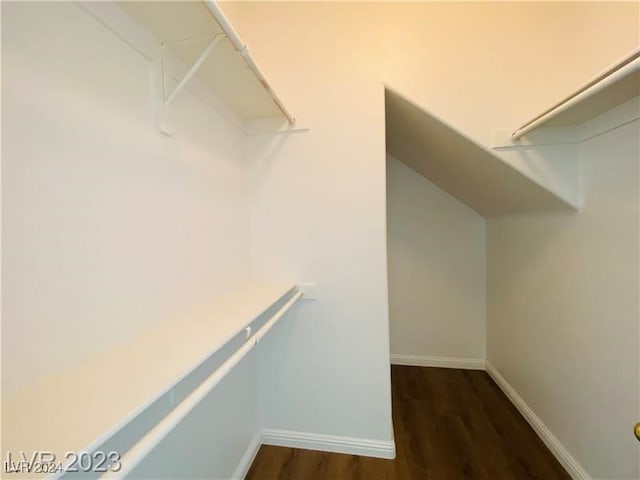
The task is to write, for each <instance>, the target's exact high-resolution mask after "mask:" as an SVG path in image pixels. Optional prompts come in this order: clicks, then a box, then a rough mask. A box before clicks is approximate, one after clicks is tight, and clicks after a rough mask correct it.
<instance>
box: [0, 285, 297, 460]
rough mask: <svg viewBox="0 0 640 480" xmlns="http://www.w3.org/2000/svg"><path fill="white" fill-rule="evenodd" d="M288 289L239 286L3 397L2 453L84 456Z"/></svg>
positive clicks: (264, 286)
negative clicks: (203, 306)
mask: <svg viewBox="0 0 640 480" xmlns="http://www.w3.org/2000/svg"><path fill="white" fill-rule="evenodd" d="M294 289H295V286H294V285H292V284H268V283H259V282H252V283H248V284H245V285H243V286H242V287H240V288H237V289H235V290H234V291H233V292H232V293H229V294H227V295H225V296H224V297H222V298H220V299H219V300H217V301H216V302H215V304H214V305H212V306H211V307H210V308H208V309H204V310H203V311H201V312H198V313H194V314H193V315H191V316H189V317H186V318H178V319H175V320H171V321H167V322H164V323H162V324H159V325H157V326H155V327H153V328H150V329H148V330H146V331H144V332H142V333H141V334H139V335H137V336H136V337H134V338H132V339H130V340H128V341H127V342H125V343H122V344H119V345H115V346H113V347H111V348H109V349H108V350H106V351H104V352H102V353H99V354H96V355H93V356H91V357H89V358H86V359H85V360H84V361H82V362H79V363H77V364H75V365H73V366H71V367H69V368H67V369H66V370H64V371H62V372H60V373H58V374H55V375H51V376H49V377H47V378H45V379H44V380H42V381H39V382H35V383H34V384H32V385H30V386H28V387H27V388H24V389H22V390H19V391H17V392H15V393H13V394H11V395H8V396H6V397H4V396H3V400H2V407H3V416H2V420H3V425H2V426H3V438H2V439H3V445H4V446H5V450H8V451H12V452H19V451H24V452H34V451H37V450H47V451H51V452H53V453H55V454H57V459H58V460H64V453H65V452H67V451H75V452H78V451H83V450H85V449H87V450H89V451H90V447H91V446H94V447H95V446H97V445H99V444H101V443H102V441H104V440H107V439H108V438H110V437H111V435H112V434H114V433H115V432H116V431H117V430H118V429H119V427H121V426H123V425H126V424H127V423H128V422H129V421H131V420H132V419H134V418H136V416H137V415H138V414H140V413H141V412H143V411H144V410H145V409H146V408H148V406H149V405H151V404H152V403H153V401H154V400H155V399H156V398H159V396H160V395H162V394H164V393H166V392H167V391H169V390H171V388H173V386H174V385H176V384H177V383H178V382H179V381H180V380H182V379H183V378H185V377H186V376H187V375H188V374H190V373H191V372H193V371H194V369H195V368H197V367H198V366H199V365H201V364H202V363H203V362H204V361H205V360H206V359H207V358H209V357H211V355H213V354H214V353H215V352H216V351H218V350H220V349H221V348H222V347H223V346H225V345H226V344H227V343H228V342H229V341H230V340H231V339H232V338H234V337H236V335H238V334H239V333H241V332H242V331H243V330H244V329H245V328H246V327H247V326H249V325H250V324H251V323H252V322H254V321H255V320H256V319H258V318H259V317H260V316H261V315H263V314H264V313H265V312H266V311H267V310H269V309H270V308H271V307H272V306H274V305H275V304H276V303H278V302H279V301H282V300H283V299H284V298H285V297H288V296H290V294H291V292H293V291H294ZM87 334H90V330H89V329H88V330H87Z"/></svg>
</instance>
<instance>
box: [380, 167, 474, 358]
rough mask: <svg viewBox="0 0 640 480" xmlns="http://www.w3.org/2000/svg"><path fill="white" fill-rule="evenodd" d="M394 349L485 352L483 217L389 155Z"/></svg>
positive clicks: (451, 354) (450, 354)
mask: <svg viewBox="0 0 640 480" xmlns="http://www.w3.org/2000/svg"><path fill="white" fill-rule="evenodd" d="M387 249H388V253H387V259H388V268H389V328H390V335H391V355H392V360H393V356H394V355H402V356H406V355H409V356H415V357H442V358H458V359H473V360H479V361H482V360H484V354H485V223H484V219H483V218H482V217H481V216H480V215H478V214H477V213H476V212H474V211H473V210H471V209H469V208H468V207H466V206H465V205H463V204H462V203H460V202H459V201H458V200H456V199H455V198H453V197H452V196H451V195H449V194H448V193H446V192H444V191H443V190H440V189H439V188H438V187H436V186H435V185H434V184H433V183H431V182H429V181H428V180H426V179H425V178H424V177H422V176H421V175H420V174H418V173H416V172H414V171H413V170H411V169H410V168H409V167H407V166H406V165H404V164H403V163H401V162H399V161H398V160H396V159H395V158H393V157H391V156H388V157H387Z"/></svg>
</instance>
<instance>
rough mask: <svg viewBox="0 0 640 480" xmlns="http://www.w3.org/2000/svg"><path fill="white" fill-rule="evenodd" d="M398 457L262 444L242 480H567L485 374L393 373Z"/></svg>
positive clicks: (395, 370)
mask: <svg viewBox="0 0 640 480" xmlns="http://www.w3.org/2000/svg"><path fill="white" fill-rule="evenodd" d="M391 378H392V392H393V397H392V398H393V425H394V432H395V440H396V458H395V459H394V460H384V459H379V458H369V457H359V456H355V455H343V454H337V453H326V452H315V451H311V450H300V449H293V448H284V447H272V446H267V445H263V446H262V447H261V448H260V451H259V452H258V455H257V456H256V459H255V461H254V462H253V465H252V466H251V469H250V470H249V473H248V475H247V477H246V478H247V480H275V479H277V480H347V479H349V480H351V479H353V480H378V479H380V480H387V479H388V480H392V479H393V480H413V479H415V480H423V479H433V480H455V479H462V478H477V479H482V480H508V479H517V480H522V479H540V480H556V479H558V480H560V479H562V480H565V479H566V480H570V477H569V475H568V474H567V473H566V472H565V471H564V470H563V468H562V466H561V465H560V464H559V463H558V461H557V460H556V459H555V457H554V456H553V455H552V454H551V452H550V451H549V450H548V449H547V447H546V446H545V445H544V443H543V442H542V440H540V438H538V436H537V435H536V434H535V432H534V431H533V430H532V429H531V427H530V426H529V424H528V423H527V422H526V420H525V419H524V418H523V417H522V416H521V415H520V413H519V412H518V411H517V410H516V408H515V407H514V406H513V405H512V404H511V402H510V401H509V400H508V399H507V397H506V396H505V395H504V394H503V393H502V391H501V390H500V389H499V388H498V386H497V385H496V384H495V383H494V382H493V380H492V379H491V378H490V377H489V375H487V373H486V372H483V371H473V370H456V369H445V368H423V367H401V366H393V367H392V369H391Z"/></svg>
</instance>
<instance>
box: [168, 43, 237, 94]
mask: <svg viewBox="0 0 640 480" xmlns="http://www.w3.org/2000/svg"><path fill="white" fill-rule="evenodd" d="M225 37H226V35H224V34H219V35H216V36H215V37H213V39H212V40H211V42H210V43H209V45H207V48H205V49H204V51H203V52H202V54H201V55H200V57H199V58H198V59H197V60H196V61H195V63H194V64H193V65H192V66H191V68H190V69H189V71H188V72H187V74H186V75H185V76H184V77H183V78H182V80H180V83H178V86H177V87H176V88H174V89H173V92H171V94H170V95H169V96H168V97H167V98H166V99H165V101H164V104H165V105H169V104H171V102H173V99H174V98H176V96H177V95H178V94H179V93H180V92H181V91H182V89H183V88H184V86H185V85H186V84H187V83H188V82H189V80H191V77H193V76H194V75H195V74H196V73H197V72H198V70H200V67H202V64H203V63H204V62H205V61H206V60H207V58H208V57H209V55H210V54H211V52H213V50H214V49H215V48H216V46H217V45H218V43H219V42H220V40H222V39H223V38H225ZM163 47H164V44H163ZM163 65H164V64H163Z"/></svg>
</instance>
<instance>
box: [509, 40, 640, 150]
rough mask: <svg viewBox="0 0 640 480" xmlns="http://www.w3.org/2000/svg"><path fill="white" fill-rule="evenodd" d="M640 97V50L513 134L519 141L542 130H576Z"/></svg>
mask: <svg viewBox="0 0 640 480" xmlns="http://www.w3.org/2000/svg"><path fill="white" fill-rule="evenodd" d="M638 95H640V48H637V49H635V50H634V51H632V52H631V53H629V54H628V55H626V56H625V57H623V58H621V59H620V60H619V61H617V62H616V63H614V64H613V65H611V66H610V67H609V68H607V69H605V70H603V71H602V72H600V73H599V74H598V75H596V76H595V77H594V78H592V79H591V80H590V81H589V82H587V83H586V84H584V85H583V86H582V87H580V88H579V89H577V90H576V91H575V92H573V93H572V94H571V95H569V96H567V97H566V98H564V99H563V100H561V101H560V102H558V103H556V104H555V105H553V106H552V107H550V108H548V109H546V110H545V111H544V112H542V113H541V114H539V115H537V116H536V117H534V118H533V119H531V120H529V121H528V122H527V123H525V124H524V125H522V126H521V127H519V128H518V129H516V130H515V131H514V132H513V133H512V134H511V140H512V141H517V140H518V139H520V138H521V137H523V136H524V135H526V134H528V133H530V132H533V131H534V130H536V129H538V128H547V127H573V126H578V125H581V124H583V123H584V122H586V121H588V120H590V119H592V118H594V117H596V116H598V115H599V114H601V113H603V112H605V111H607V110H610V109H612V108H614V107H616V106H618V105H621V104H623V103H625V102H627V101H629V100H631V99H632V98H634V97H636V96H638Z"/></svg>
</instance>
